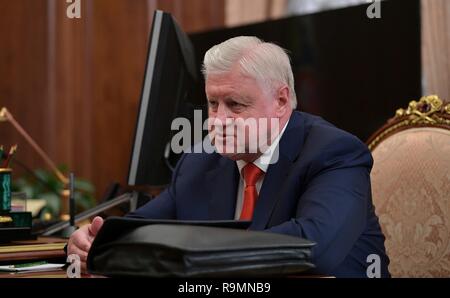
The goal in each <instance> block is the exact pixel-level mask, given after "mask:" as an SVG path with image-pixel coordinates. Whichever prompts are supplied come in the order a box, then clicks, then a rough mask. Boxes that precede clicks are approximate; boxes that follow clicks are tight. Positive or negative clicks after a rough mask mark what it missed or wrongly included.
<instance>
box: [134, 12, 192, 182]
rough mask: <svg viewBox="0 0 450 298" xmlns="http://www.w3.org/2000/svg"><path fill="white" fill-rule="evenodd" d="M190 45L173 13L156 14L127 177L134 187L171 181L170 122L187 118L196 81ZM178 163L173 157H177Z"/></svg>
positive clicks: (171, 133)
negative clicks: (190, 95) (182, 117)
mask: <svg viewBox="0 0 450 298" xmlns="http://www.w3.org/2000/svg"><path fill="white" fill-rule="evenodd" d="M196 66H197V64H196V62H195V56H194V51H193V47H192V44H191V42H190V40H189V38H188V37H187V35H186V34H185V33H184V32H183V31H182V30H181V29H180V27H179V26H178V25H177V23H176V21H175V20H174V19H173V17H172V16H171V15H170V14H169V13H165V12H162V11H158V10H157V11H155V13H154V16H153V24H152V30H151V36H150V39H149V49H148V55H147V64H146V68H145V77H144V82H143V87H142V92H141V100H140V104H139V111H138V115H137V122H136V129H135V136H134V143H133V147H132V152H131V161H130V167H129V173H128V185H130V186H144V185H151V186H163V185H166V184H168V183H169V181H170V177H171V169H170V167H171V166H170V165H171V163H170V160H168V158H167V152H166V149H167V146H168V144H169V143H170V140H171V138H172V135H173V132H172V131H171V123H172V120H173V119H174V118H176V117H179V116H182V115H186V113H187V112H186V110H187V109H188V102H189V101H188V97H189V90H190V89H191V88H192V86H193V85H194V84H195V83H196V81H197V70H196V69H195V68H196ZM174 158H175V157H174Z"/></svg>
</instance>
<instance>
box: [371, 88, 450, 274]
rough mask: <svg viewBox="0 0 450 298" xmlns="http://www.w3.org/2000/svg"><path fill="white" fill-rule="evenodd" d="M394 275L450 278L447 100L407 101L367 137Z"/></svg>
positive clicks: (376, 202)
mask: <svg viewBox="0 0 450 298" xmlns="http://www.w3.org/2000/svg"><path fill="white" fill-rule="evenodd" d="M367 144H368V146H369V149H370V150H371V151H372V155H373V158H374V166H373V169H372V173H371V178H372V194H373V200H374V205H375V208H376V213H377V214H378V216H379V219H380V223H381V226H382V229H383V232H384V234H385V236H386V249H387V253H388V255H389V257H390V260H391V264H390V266H389V269H390V272H391V274H392V276H393V277H450V103H444V102H443V101H442V100H440V99H439V98H438V97H437V96H435V95H432V96H426V97H422V98H421V99H420V101H419V102H416V101H411V102H410V103H409V107H408V108H407V109H399V110H397V112H396V115H395V117H393V118H392V119H390V120H389V121H388V122H387V123H386V124H385V125H384V126H383V127H382V128H381V129H379V130H378V131H377V132H376V133H375V134H374V135H372V137H371V138H370V139H369V140H368V142H367Z"/></svg>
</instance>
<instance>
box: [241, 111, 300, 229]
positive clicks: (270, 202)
mask: <svg viewBox="0 0 450 298" xmlns="http://www.w3.org/2000/svg"><path fill="white" fill-rule="evenodd" d="M301 119H302V118H301V116H300V113H298V112H293V113H292V116H291V118H290V120H289V124H288V127H286V130H285V132H284V134H283V136H282V137H281V140H280V143H279V145H278V146H279V158H278V161H277V162H276V163H273V164H271V165H270V166H269V168H268V169H267V173H266V175H265V177H264V182H263V185H262V186H261V190H260V193H259V195H258V202H257V203H256V208H255V211H254V213H253V222H252V224H251V226H250V229H252V230H263V229H264V228H265V227H266V225H267V223H268V222H269V220H270V217H271V215H272V212H273V210H274V208H275V206H276V204H277V202H278V201H279V199H280V198H281V197H280V190H281V189H282V187H283V183H284V181H285V180H286V179H285V177H286V176H287V175H288V174H289V171H290V169H291V166H292V164H293V162H294V161H295V160H296V158H297V157H298V156H299V153H300V151H301V148H302V146H303V135H304V134H303V129H304V127H303V125H302V124H301V122H302V121H301Z"/></svg>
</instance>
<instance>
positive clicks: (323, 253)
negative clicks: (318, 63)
mask: <svg viewBox="0 0 450 298" xmlns="http://www.w3.org/2000/svg"><path fill="white" fill-rule="evenodd" d="M279 146H280V147H279V159H278V162H277V163H274V164H272V165H270V166H269V168H268V170H267V173H266V175H265V178H264V182H263V185H262V187H261V190H260V193H259V197H258V201H257V204H256V207H255V211H254V217H253V221H252V224H251V226H250V229H252V230H264V231H268V232H274V233H281V234H287V235H293V236H297V237H303V238H306V239H309V240H312V241H314V242H316V243H317V244H316V246H315V247H314V249H313V253H312V262H313V263H314V264H315V265H316V269H315V271H316V272H317V273H320V274H326V275H334V276H337V277H366V268H367V266H368V265H370V263H368V262H367V257H368V255H370V254H377V255H378V256H379V257H380V260H381V263H380V265H381V275H382V276H383V277H387V276H389V272H388V268H387V267H388V263H389V259H388V257H387V255H386V253H385V248H384V236H383V233H382V232H381V229H380V226H379V223H378V218H377V216H376V215H375V212H374V207H373V204H372V198H371V188H370V175H369V174H370V170H371V168H372V162H373V161H372V156H371V154H370V152H369V150H368V149H367V147H366V146H365V145H364V144H363V143H362V142H361V141H359V139H357V138H356V137H355V136H353V135H351V134H349V133H346V132H344V131H342V130H340V129H338V128H336V127H334V126H333V125H331V124H330V123H328V122H326V121H324V120H323V119H322V118H320V117H317V116H313V115H310V114H307V113H302V112H293V113H292V116H291V119H290V121H289V124H288V126H287V128H286V130H285V132H284V134H283V136H282V138H281V139H280V143H279ZM238 183H239V173H238V168H237V165H236V162H234V161H232V160H230V159H228V158H225V157H222V156H221V155H219V154H217V153H213V154H207V153H188V154H184V155H183V156H182V157H181V159H180V160H179V162H178V164H177V167H176V169H175V171H174V174H173V178H172V182H171V184H170V186H169V187H168V188H167V189H166V190H165V191H164V192H163V193H161V194H160V195H159V196H158V197H156V198H155V199H153V200H151V201H150V202H148V203H147V204H146V205H144V206H142V207H141V208H139V209H137V210H136V211H135V212H132V213H130V214H128V216H132V217H141V218H153V219H179V220H220V219H224V220H225V219H233V218H234V214H235V207H236V206H235V205H236V197H237V189H238Z"/></svg>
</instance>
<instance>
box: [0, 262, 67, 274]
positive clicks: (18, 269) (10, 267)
mask: <svg viewBox="0 0 450 298" xmlns="http://www.w3.org/2000/svg"><path fill="white" fill-rule="evenodd" d="M64 265H65V264H42V265H35V266H23V267H22V266H18V267H16V266H14V265H6V266H0V271H7V272H36V271H51V270H55V269H60V268H62V267H63V266H64Z"/></svg>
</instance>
